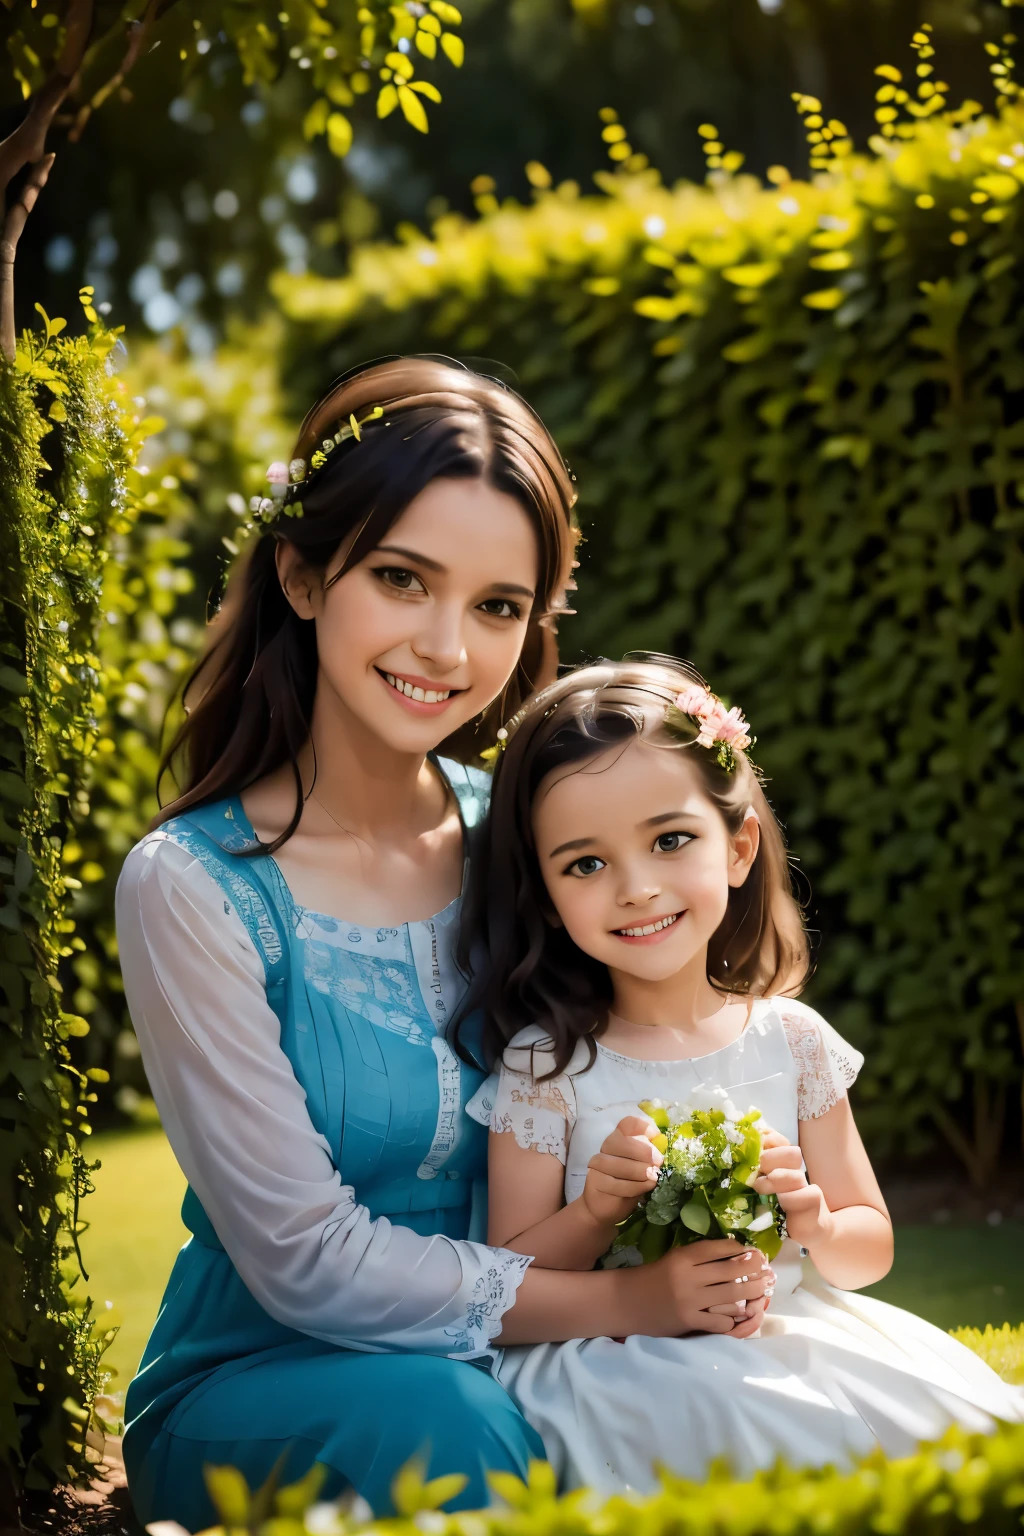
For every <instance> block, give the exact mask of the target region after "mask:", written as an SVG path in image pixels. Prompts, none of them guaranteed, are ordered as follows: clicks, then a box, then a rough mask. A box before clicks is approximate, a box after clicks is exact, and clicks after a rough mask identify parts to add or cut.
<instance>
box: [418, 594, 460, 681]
mask: <svg viewBox="0 0 1024 1536" xmlns="http://www.w3.org/2000/svg"><path fill="white" fill-rule="evenodd" d="M412 651H413V655H414V656H418V657H419V658H420V660H421V661H429V662H430V663H431V664H432V665H433V666H434V667H436V668H437V669H438V671H439V672H454V670H455V668H456V667H461V666H462V665H464V663H465V661H466V659H467V657H466V641H465V635H464V633H463V624H462V612H461V609H457V608H455V607H454V606H453V607H451V608H449V607H446V606H442V605H438V606H437V607H436V608H434V609H433V611H432V612H431V614H430V616H429V619H428V621H427V623H426V624H424V626H423V628H422V629H421V630H420V632H419V634H418V635H416V637H415V638H414V639H413V642H412Z"/></svg>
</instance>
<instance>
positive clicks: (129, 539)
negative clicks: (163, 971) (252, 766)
mask: <svg viewBox="0 0 1024 1536" xmlns="http://www.w3.org/2000/svg"><path fill="white" fill-rule="evenodd" d="M280 330H281V327H280V325H275V324H273V323H268V324H266V325H264V326H262V327H257V328H252V327H249V328H246V329H245V330H244V331H243V330H241V329H240V330H239V331H238V333H237V334H236V335H234V336H233V337H232V338H230V339H229V341H228V342H227V343H226V344H225V345H224V346H223V347H222V348H221V350H220V351H219V352H218V354H217V356H216V357H215V358H214V359H212V360H208V361H204V362H202V363H195V362H193V361H191V360H189V359H187V358H184V357H181V356H179V355H177V354H175V353H174V352H169V351H168V348H167V347H166V346H165V345H162V344H159V343H150V344H148V345H142V346H139V347H135V346H134V345H133V346H131V347H130V348H129V352H128V356H127V359H126V360H125V361H124V362H123V364H122V367H121V374H120V378H121V383H122V386H123V388H124V389H125V391H126V393H127V395H128V397H129V398H131V399H133V400H134V401H135V402H136V409H137V410H153V411H156V412H158V413H159V418H160V420H159V422H158V423H157V425H158V426H159V428H160V430H159V431H156V432H155V433H154V434H153V435H151V436H150V437H149V439H148V441H147V443H146V447H145V451H144V453H143V455H142V459H141V462H140V465H139V470H138V476H139V478H138V482H137V485H138V496H139V515H138V516H137V518H135V520H134V521H133V522H132V524H131V526H130V527H126V528H125V529H123V530H122V531H121V532H119V533H117V534H116V535H115V536H114V538H113V540H112V543H111V550H110V559H109V560H108V561H107V563H106V565H105V567H104V573H103V595H102V599H101V603H100V607H101V610H102V612H103V613H104V614H105V615H107V616H112V617H113V619H114V620H115V622H109V621H108V619H107V618H105V619H104V622H103V623H102V625H101V627H100V634H99V636H98V639H97V653H98V655H99V657H100V660H101V662H102V666H103V671H104V690H103V691H104V705H105V708H104V713H103V715H102V717H101V718H100V721H99V726H98V737H97V742H96V751H95V753H94V754H93V758H92V762H91V765H90V773H89V801H90V814H89V816H88V817H87V818H81V819H80V820H79V821H78V823H77V824H76V827H75V835H74V836H73V837H70V838H69V839H68V841H67V842H66V843H65V845H64V849H63V860H64V867H65V869H66V870H67V871H68V872H69V873H70V874H71V875H72V876H73V877H74V879H75V880H76V882H77V883H78V886H79V889H78V890H77V891H76V894H75V898H74V909H73V916H74V920H75V924H76V928H77V931H78V934H79V937H80V938H81V939H82V941H83V947H82V948H81V949H80V950H79V952H78V953H77V954H76V955H75V956H74V957H73V958H69V959H68V960H67V961H66V962H65V967H66V974H65V981H66V985H67V987H68V990H69V992H70V995H71V999H72V1005H73V1007H74V1009H75V1011H76V1012H77V1013H79V1014H81V1015H83V1016H84V1017H85V1018H86V1019H88V1021H89V1024H90V1026H91V1027H90V1032H89V1035H88V1038H87V1039H85V1040H83V1041H82V1042H80V1043H79V1044H78V1045H77V1046H76V1050H75V1059H76V1061H77V1062H78V1063H79V1065H81V1066H84V1067H90V1068H98V1069H100V1070H102V1071H105V1072H107V1073H109V1074H110V1076H111V1079H112V1082H113V1085H114V1091H113V1095H112V1098H113V1105H116V1107H117V1108H118V1109H119V1110H120V1111H121V1112H122V1113H123V1114H126V1115H129V1116H148V1115H151V1114H152V1113H153V1110H152V1102H151V1100H150V1099H149V1097H148V1089H147V1086H146V1081H145V1076H144V1074H143V1071H142V1065H141V1062H140V1060H139V1054H138V1046H137V1043H136V1040H135V1035H134V1033H133V1031H132V1028H131V1020H130V1019H129V1017H128V1013H127V1009H126V1007H125V1001H124V990H123V987H122V984H121V977H120V971H119V967H118V961H117V942H116V937H115V933H114V889H115V886H116V884H117V877H118V875H119V874H120V872H121V865H122V863H123V861H124V856H125V854H126V853H127V852H128V850H129V848H131V847H132V845H133V844H134V843H135V842H136V841H137V840H138V838H140V837H141V836H142V835H143V833H144V832H145V831H146V828H147V825H148V823H149V820H150V818H151V817H152V816H153V815H154V814H155V812H156V809H157V800H156V774H157V767H158V763H159V756H160V741H161V735H162V729H163V724H164V716H165V711H166V709H167V706H168V704H169V703H170V702H171V700H172V697H173V695H174V691H175V688H176V686H177V685H178V683H179V682H180V680H181V677H182V674H183V671H184V669H185V668H186V667H187V666H188V665H190V664H191V661H192V659H193V657H194V655H195V653H196V651H197V649H198V646H199V644H200V640H201V633H202V625H203V623H204V621H205V619H206V616H207V608H208V605H209V603H210V602H211V601H213V602H216V599H217V597H218V596H219V590H220V586H221V581H222V576H223V570H224V568H225V566H226V565H227V564H228V562H229V561H230V558H231V554H232V552H233V543H232V540H231V533H232V530H233V528H234V527H235V526H236V524H237V523H238V522H239V521H240V519H242V518H244V517H245V516H246V514H247V502H248V497H249V496H250V495H252V494H253V493H254V492H256V491H258V490H261V489H262V488H263V485H264V481H263V475H264V471H265V470H266V467H267V465H268V464H269V463H270V462H271V461H272V460H273V459H275V458H281V457H282V455H285V456H287V453H288V451H289V449H290V446H291V433H290V431H289V428H288V427H287V426H286V425H285V423H284V421H283V419H282V413H281V406H280V386H279V379H278V373H277V362H276V355H277V351H278V349H279V346H280ZM225 544H227V548H225V547H224V546H225ZM113 1105H112V1103H111V1097H110V1096H107V1097H106V1099H105V1103H104V1105H103V1106H102V1108H103V1111H104V1113H105V1114H107V1115H109V1114H110V1113H111V1112H112V1108H113Z"/></svg>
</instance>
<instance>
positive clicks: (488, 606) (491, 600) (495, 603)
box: [478, 597, 522, 619]
mask: <svg viewBox="0 0 1024 1536" xmlns="http://www.w3.org/2000/svg"><path fill="white" fill-rule="evenodd" d="M478 606H479V608H480V612H481V613H486V614H489V615H490V617H491V618H494V619H518V618H519V617H520V615H521V614H522V609H521V608H520V606H519V604H518V603H513V602H511V601H510V599H509V598H507V597H488V598H485V599H484V601H483V602H482V603H480V604H479V605H478Z"/></svg>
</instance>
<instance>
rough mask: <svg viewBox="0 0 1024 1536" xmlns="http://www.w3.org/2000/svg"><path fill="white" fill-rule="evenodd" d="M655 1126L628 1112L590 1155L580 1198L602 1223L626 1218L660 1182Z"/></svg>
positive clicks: (593, 1215) (660, 1157) (659, 1161)
mask: <svg viewBox="0 0 1024 1536" xmlns="http://www.w3.org/2000/svg"><path fill="white" fill-rule="evenodd" d="M655 1129H656V1127H655V1126H654V1125H653V1124H652V1122H651V1121H650V1120H646V1119H644V1118H643V1116H642V1115H627V1116H626V1118H625V1119H624V1120H620V1121H619V1123H618V1125H617V1126H616V1127H615V1129H614V1131H612V1132H611V1134H610V1135H609V1136H606V1137H605V1140H604V1142H603V1144H602V1147H601V1150H600V1152H597V1153H595V1155H594V1156H593V1157H592V1158H591V1159H590V1162H589V1164H588V1166H587V1182H586V1183H585V1184H584V1186H583V1194H582V1196H581V1197H580V1198H581V1199H582V1200H583V1203H584V1205H585V1206H586V1208H587V1211H588V1213H589V1214H590V1216H591V1217H592V1218H593V1220H594V1221H595V1222H597V1224H598V1225H599V1226H602V1227H615V1226H617V1225H618V1224H619V1222H620V1221H625V1219H626V1217H627V1216H628V1215H629V1214H630V1213H631V1212H632V1211H633V1210H635V1208H636V1205H637V1202H638V1201H639V1200H641V1199H642V1198H643V1196H644V1195H646V1194H649V1193H650V1191H651V1190H652V1189H653V1188H654V1186H655V1184H656V1183H657V1182H658V1169H659V1168H660V1166H661V1163H662V1161H663V1159H662V1154H661V1153H660V1152H659V1151H658V1149H657V1147H654V1146H652V1145H651V1142H650V1139H649V1137H650V1134H651V1132H652V1131H654V1130H655Z"/></svg>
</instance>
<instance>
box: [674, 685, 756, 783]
mask: <svg viewBox="0 0 1024 1536" xmlns="http://www.w3.org/2000/svg"><path fill="white" fill-rule="evenodd" d="M675 706H676V709H678V711H679V713H680V714H681V715H687V716H688V717H689V718H690V719H691V720H692V721H693V723H694V724H695V725H696V726H697V745H698V747H706V748H707V749H708V750H709V751H713V752H714V754H715V757H716V758H717V760H718V765H719V767H720V768H724V769H725V771H726V773H732V772H733V770H734V768H735V767H736V753H737V752H745V751H746V749H747V747H749V746H751V745H752V744H753V741H754V738H753V737H752V736H751V734H750V726H749V725H748V724H747V722H746V720H744V718H743V713H742V711H741V710H740V709H739V707H738V706H734V707H733V708H732V709H726V707H725V705H724V704H723V703H722V701H721V699H720V698H719V697H718V695H717V694H715V693H712V692H711V689H710V688H708V687H707V686H706V685H705V684H701V683H691V684H690V686H689V687H688V688H684V689H683V691H682V693H678V694H677V695H676V699H675Z"/></svg>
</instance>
